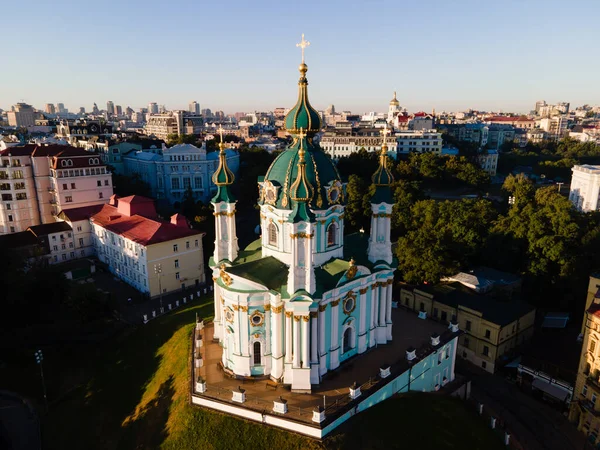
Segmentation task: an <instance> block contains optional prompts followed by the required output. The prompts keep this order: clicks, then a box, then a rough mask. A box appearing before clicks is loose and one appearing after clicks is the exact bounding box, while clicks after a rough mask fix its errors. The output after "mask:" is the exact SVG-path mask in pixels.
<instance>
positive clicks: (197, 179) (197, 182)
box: [194, 177, 202, 189]
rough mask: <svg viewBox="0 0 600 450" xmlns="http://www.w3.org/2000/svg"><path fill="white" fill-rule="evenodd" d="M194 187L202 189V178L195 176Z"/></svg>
mask: <svg viewBox="0 0 600 450" xmlns="http://www.w3.org/2000/svg"><path fill="white" fill-rule="evenodd" d="M194 189H202V178H200V177H194Z"/></svg>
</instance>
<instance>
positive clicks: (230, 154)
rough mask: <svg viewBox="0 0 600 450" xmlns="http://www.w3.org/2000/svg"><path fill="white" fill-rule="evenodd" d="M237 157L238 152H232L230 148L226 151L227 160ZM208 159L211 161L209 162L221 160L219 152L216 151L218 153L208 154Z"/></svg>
mask: <svg viewBox="0 0 600 450" xmlns="http://www.w3.org/2000/svg"><path fill="white" fill-rule="evenodd" d="M236 155H237V152H236V151H235V150H232V149H230V148H228V149H226V150H225V156H226V157H227V158H231V157H233V156H236ZM206 159H209V160H213V159H219V152H218V151H216V152H208V153H207V154H206Z"/></svg>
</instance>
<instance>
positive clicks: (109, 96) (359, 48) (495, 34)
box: [0, 0, 600, 113]
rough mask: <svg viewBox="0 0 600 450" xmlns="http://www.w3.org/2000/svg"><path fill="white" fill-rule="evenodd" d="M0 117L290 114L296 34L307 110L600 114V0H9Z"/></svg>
mask: <svg viewBox="0 0 600 450" xmlns="http://www.w3.org/2000/svg"><path fill="white" fill-rule="evenodd" d="M6 3H7V4H5V5H3V6H2V16H3V21H2V39H3V45H2V56H3V57H2V62H3V64H2V66H3V69H2V72H1V75H0V108H3V109H7V108H9V107H10V105H12V104H14V103H16V102H17V101H19V100H20V99H23V100H25V101H26V102H27V103H31V104H33V105H34V106H36V107H38V108H43V106H44V104H45V103H58V102H63V103H65V105H66V106H67V107H68V108H69V109H70V110H76V109H77V108H78V107H79V106H85V107H86V109H87V110H89V109H90V108H91V105H92V103H93V102H97V103H98V106H99V107H100V108H101V109H102V108H105V107H106V101H107V100H113V101H114V102H115V104H118V105H122V106H123V108H125V107H126V106H128V105H130V106H131V107H133V108H134V109H137V108H139V107H142V106H146V105H147V104H148V102H150V101H154V102H157V103H159V104H164V105H166V106H167V108H183V107H185V108H187V104H188V103H189V102H190V101H192V100H197V101H198V102H199V103H200V105H201V107H202V108H205V107H209V108H211V109H212V110H224V111H225V112H226V113H233V112H235V111H250V110H254V109H257V110H265V109H273V108H275V107H278V106H281V107H290V106H292V105H293V103H294V101H295V97H296V80H297V76H298V72H297V66H298V63H299V62H300V50H299V49H297V48H296V47H295V44H296V43H297V42H298V41H299V40H300V35H301V33H305V34H306V38H307V39H308V40H309V41H310V42H311V46H310V47H309V48H308V49H307V52H306V62H307V64H308V67H309V71H308V79H309V82H310V98H311V101H312V103H313V105H314V106H315V107H316V108H319V109H323V108H325V107H327V105H329V104H334V105H335V106H336V109H338V110H346V109H350V110H352V111H354V112H357V113H362V112H365V111H370V110H379V111H382V110H385V109H386V108H387V104H388V102H389V100H390V98H391V96H392V92H393V91H394V89H395V90H397V91H398V99H399V101H400V103H401V105H403V106H406V107H407V108H408V109H409V111H415V110H421V109H424V110H427V111H429V110H431V108H432V107H435V108H436V110H437V111H441V110H455V109H464V108H468V107H472V108H476V109H487V110H492V109H494V110H503V111H510V110H514V111H520V112H526V111H529V110H530V109H532V108H533V105H534V103H535V101H536V100H540V99H545V100H546V101H548V102H557V101H569V102H571V105H573V106H575V105H581V104H583V103H589V104H600V88H599V84H598V83H599V80H600V58H599V57H598V54H599V52H600V50H599V44H600V25H599V22H598V18H599V17H600V1H598V0H581V1H579V0H578V1H577V2H567V1H564V0H560V1H554V0H547V1H538V0H536V1H533V0H532V1H528V0H517V1H513V0H502V1H496V2H488V1H461V0H457V1H436V0H432V1H427V2H423V1H416V0H410V1H406V0H396V1H385V2H384V1H374V0H369V1H361V2H358V1H354V2H353V1H338V0H327V1H324V0H321V1H313V0H305V1H302V2H292V1H281V0H279V1H247V0H245V1H237V0H230V1H223V2H221V1H208V0H179V1H165V0H160V1H155V0H145V1H142V0H122V1H115V0H107V1H98V2H93V1H92V2H86V1H81V0H77V1H66V0H57V1H52V2H50V1H46V0H33V1H11V2H6Z"/></svg>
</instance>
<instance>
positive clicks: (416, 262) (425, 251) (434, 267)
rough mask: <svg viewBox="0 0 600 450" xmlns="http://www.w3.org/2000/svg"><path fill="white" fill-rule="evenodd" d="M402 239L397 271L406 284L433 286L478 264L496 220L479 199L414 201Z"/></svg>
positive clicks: (488, 208) (490, 209)
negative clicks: (443, 278)
mask: <svg viewBox="0 0 600 450" xmlns="http://www.w3.org/2000/svg"><path fill="white" fill-rule="evenodd" d="M410 215H411V221H410V223H409V224H408V231H407V233H406V235H405V236H403V237H401V238H400V239H399V240H398V245H397V246H396V256H397V257H398V270H399V271H400V272H401V273H402V276H403V278H404V280H405V281H407V282H409V283H423V282H428V283H436V282H438V281H439V280H440V279H441V278H442V277H444V276H448V275H452V274H454V273H456V272H457V271H459V270H461V269H463V268H466V267H470V266H472V265H474V264H477V263H479V261H480V259H481V258H480V252H481V249H482V248H483V246H484V243H485V241H486V239H487V236H488V233H489V228H490V226H491V224H492V222H493V221H494V219H495V218H496V216H497V213H496V211H495V210H494V208H493V206H492V204H491V202H489V201H487V200H483V199H477V200H471V199H468V200H459V201H445V202H436V201H435V200H421V201H417V202H416V203H415V204H414V205H413V206H412V208H411V210H410Z"/></svg>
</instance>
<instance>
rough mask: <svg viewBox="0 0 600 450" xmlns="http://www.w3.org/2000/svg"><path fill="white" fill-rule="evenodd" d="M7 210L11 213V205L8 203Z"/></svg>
mask: <svg viewBox="0 0 600 450" xmlns="http://www.w3.org/2000/svg"><path fill="white" fill-rule="evenodd" d="M6 209H7V210H8V211H10V203H7V204H6Z"/></svg>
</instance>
